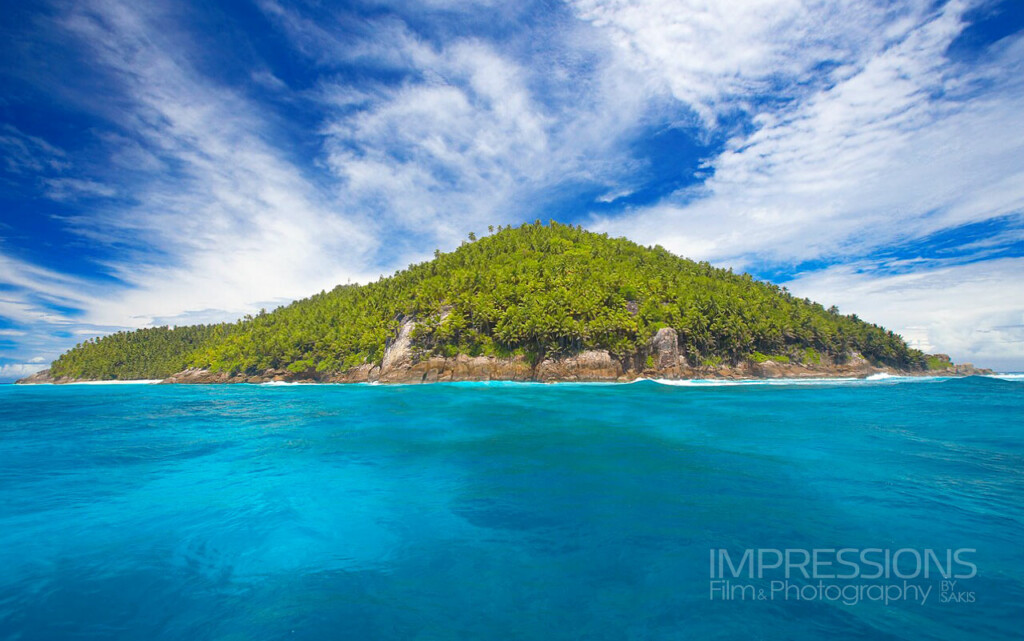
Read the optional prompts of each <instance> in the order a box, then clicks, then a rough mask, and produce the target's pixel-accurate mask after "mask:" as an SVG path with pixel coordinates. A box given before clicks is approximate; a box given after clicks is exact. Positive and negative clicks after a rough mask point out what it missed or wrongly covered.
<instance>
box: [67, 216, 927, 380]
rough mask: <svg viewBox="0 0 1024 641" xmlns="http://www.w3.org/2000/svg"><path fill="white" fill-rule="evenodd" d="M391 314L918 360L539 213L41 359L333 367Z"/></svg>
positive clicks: (512, 338)
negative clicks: (234, 306)
mask: <svg viewBox="0 0 1024 641" xmlns="http://www.w3.org/2000/svg"><path fill="white" fill-rule="evenodd" d="M403 317H413V318H416V319H417V321H418V326H417V329H416V332H415V334H414V343H415V345H416V346H417V347H418V349H420V350H422V351H423V352H424V353H433V354H443V355H454V354H457V353H460V352H461V353H467V354H471V355H479V354H485V355H497V356H501V355H508V354H512V353H521V354H526V355H527V356H530V357H531V358H539V357H541V356H546V355H556V354H566V353H572V352H576V351H579V350H582V349H589V348H597V349H607V350H609V351H610V352H612V353H613V354H616V355H629V354H633V353H636V352H637V351H638V350H639V349H640V348H641V347H642V346H643V345H644V344H645V343H646V341H647V340H648V339H649V338H650V337H651V336H652V335H653V334H654V333H655V332H656V331H657V330H658V329H659V328H662V327H673V328H675V329H676V330H677V331H678V333H679V341H680V349H681V351H682V353H684V354H685V355H686V356H687V358H688V359H689V360H690V362H691V363H695V364H718V363H735V362H739V361H741V360H745V359H750V360H764V359H768V358H771V359H775V360H793V361H803V362H808V361H810V362H817V361H819V360H820V359H821V357H822V355H827V356H828V357H830V358H832V359H834V360H837V361H842V360H843V359H845V358H846V357H847V356H848V354H849V353H851V352H852V351H857V352H860V353H861V354H863V355H864V356H865V357H866V358H868V359H870V360H872V361H875V362H877V363H884V364H888V365H894V366H898V367H904V368H919V367H922V366H923V363H924V357H923V355H922V354H921V353H920V352H918V351H916V350H912V349H909V348H908V347H907V345H906V343H905V342H904V341H903V339H902V338H900V337H899V336H897V335H896V334H894V333H892V332H890V331H886V330H884V329H882V328H880V327H878V326H876V325H872V324H869V323H866V322H863V321H861V320H860V319H858V318H857V317H856V316H852V315H851V316H844V315H841V314H839V312H838V310H836V309H834V308H832V309H828V310H826V309H824V308H823V307H822V306H821V305H819V304H817V303H812V302H811V301H809V300H806V299H799V298H796V297H794V296H792V295H790V294H789V293H788V292H786V290H785V289H784V288H779V287H777V286H775V285H772V284H769V283H765V282H761V281H758V280H755V279H754V278H753V277H751V276H750V275H748V274H733V273H732V271H731V270H724V269H719V268H715V267H712V266H711V265H709V264H708V263H697V262H694V261H691V260H687V259H684V258H680V257H678V256H676V255H674V254H672V253H670V252H668V251H667V250H665V249H663V248H661V247H653V248H646V247H642V246H640V245H637V244H635V243H633V242H630V241H628V240H625V239H615V238H608V237H607V236H606V235H602V234H594V233H591V232H587V231H584V230H582V229H580V228H578V227H571V226H566V225H560V224H557V223H554V222H552V223H551V224H550V225H542V224H541V223H540V221H538V222H536V223H534V224H527V225H523V226H521V227H518V228H507V229H500V228H499V230H498V231H497V233H494V234H492V235H490V236H487V237H484V238H481V239H479V240H476V241H473V242H469V243H464V244H463V245H462V247H460V248H459V249H457V250H456V251H454V252H451V253H448V254H442V253H439V252H438V253H436V254H435V258H434V259H433V260H431V261H429V262H425V263H421V264H418V265H412V266H410V267H409V268H408V269H406V270H403V271H400V272H398V273H396V274H395V275H393V276H390V277H387V278H381V279H380V280H378V281H376V282H374V283H370V284H367V285H343V286H339V287H336V288H335V289H334V290H332V291H330V292H321V293H320V294H317V295H315V296H312V297H310V298H307V299H304V300H300V301H296V302H295V303H292V304H291V305H288V306H285V307H280V308H278V309H276V310H274V311H273V312H270V313H261V314H260V315H258V316H256V317H247V318H245V319H243V320H240V321H238V322H237V323H234V324H229V325H214V326H194V327H180V328H175V329H168V328H155V329H146V330H139V331H137V332H128V333H124V332H122V333H118V334H114V335H112V336H107V337H105V338H101V339H97V340H95V341H87V342H86V343H84V344H83V345H80V346H78V347H77V348H75V349H73V350H71V351H69V352H68V353H66V354H64V355H63V356H61V358H60V359H58V360H57V361H56V362H55V363H54V368H53V369H54V373H55V374H56V375H69V376H77V377H86V378H139V377H143V378H147V377H161V376H167V375H169V374H171V373H173V372H174V371H177V370H179V369H183V368H184V366H186V365H191V366H197V367H207V368H210V369H213V370H215V371H232V372H238V371H244V372H250V373H256V372H260V371H263V370H265V369H267V368H289V369H291V370H292V371H306V370H309V369H316V370H317V371H320V372H332V371H341V370H345V369H348V368H351V367H354V366H357V365H360V364H362V363H368V362H380V360H381V358H382V357H383V354H384V348H385V345H386V343H387V340H388V338H389V337H391V336H393V335H394V334H395V331H396V330H397V327H398V324H399V322H400V319H401V318H403Z"/></svg>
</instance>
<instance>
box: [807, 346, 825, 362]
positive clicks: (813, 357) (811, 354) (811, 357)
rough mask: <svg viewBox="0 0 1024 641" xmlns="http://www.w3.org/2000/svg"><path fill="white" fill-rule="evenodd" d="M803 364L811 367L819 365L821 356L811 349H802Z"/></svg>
mask: <svg viewBox="0 0 1024 641" xmlns="http://www.w3.org/2000/svg"><path fill="white" fill-rule="evenodd" d="M803 362H804V363H808V364H811V365H820V364H821V354H819V353H818V350H816V349H814V348H813V347H807V348H805V349H804V355H803Z"/></svg>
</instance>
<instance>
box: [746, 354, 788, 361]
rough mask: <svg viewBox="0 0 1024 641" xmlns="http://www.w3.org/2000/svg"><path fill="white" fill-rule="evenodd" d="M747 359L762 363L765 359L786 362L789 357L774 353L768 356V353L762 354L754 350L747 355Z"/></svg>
mask: <svg viewBox="0 0 1024 641" xmlns="http://www.w3.org/2000/svg"><path fill="white" fill-rule="evenodd" d="M747 358H748V359H749V360H751V361H753V362H755V363H764V362H766V361H775V362H776V363H788V362H789V361H790V359H789V357H788V356H786V355H785V354H775V355H771V356H769V355H768V354H762V353H761V352H754V353H753V354H751V355H750V356H748V357H747Z"/></svg>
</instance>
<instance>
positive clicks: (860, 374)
mask: <svg viewBox="0 0 1024 641" xmlns="http://www.w3.org/2000/svg"><path fill="white" fill-rule="evenodd" d="M581 357H582V358H581ZM972 375H974V376H978V375H980V376H994V377H999V374H997V373H996V372H993V371H992V370H988V369H979V368H974V367H973V366H970V365H969V364H968V365H967V366H966V367H964V366H958V367H957V368H950V369H944V370H900V369H896V368H892V367H885V366H877V365H872V364H870V363H867V362H857V363H852V364H851V363H848V364H844V365H835V364H829V365H820V364H819V365H802V364H792V363H774V362H770V361H769V362H766V363H751V362H744V363H740V364H738V365H735V366H719V367H688V366H683V367H676V368H671V369H658V368H645V369H642V370H634V369H622V368H621V362H620V361H618V360H616V359H613V358H612V357H610V356H609V355H607V353H599V354H597V355H595V354H593V353H587V352H584V353H583V354H581V355H576V356H572V357H566V358H561V359H554V360H545V361H542V362H541V363H538V364H536V365H535V366H533V367H531V366H529V364H528V363H527V362H526V361H525V359H522V358H521V357H516V358H511V359H495V358H493V357H470V356H465V355H459V356H456V357H452V358H443V359H442V358H430V359H425V360H422V361H417V362H410V363H407V364H405V365H404V366H400V367H395V368H391V369H389V370H385V371H384V372H383V373H382V372H381V367H380V366H378V365H372V366H371V365H363V366H360V367H356V368H353V369H351V370H347V371H344V372H337V373H324V374H318V373H316V372H301V373H295V372H289V371H287V370H281V369H268V370H265V371H264V372H262V373H260V374H244V373H237V374H234V375H231V374H228V373H227V372H212V371H209V370H206V369H201V368H192V369H186V370H183V371H181V372H178V373H176V374H173V375H171V376H169V377H167V378H165V379H136V380H92V379H71V378H57V379H54V378H52V377H50V376H49V374H48V371H47V370H43V371H42V372H39V373H37V374H33V375H32V376H29V377H27V378H24V379H21V380H19V381H17V384H19V385H33V384H34V385H47V384H50V385H100V384H106V385H244V384H249V385H274V384H277V385H302V384H316V385H352V384H370V385H420V384H431V383H487V382H496V383H498V382H507V383H535V384H558V383H604V384H629V383H635V382H639V381H645V380H646V381H655V382H658V383H663V384H666V385H678V386H685V385H700V384H756V383H771V382H777V383H779V384H787V383H801V382H806V383H815V382H823V383H828V382H854V381H870V380H886V379H928V378H955V377H965V376H972ZM1011 376H1012V375H1011Z"/></svg>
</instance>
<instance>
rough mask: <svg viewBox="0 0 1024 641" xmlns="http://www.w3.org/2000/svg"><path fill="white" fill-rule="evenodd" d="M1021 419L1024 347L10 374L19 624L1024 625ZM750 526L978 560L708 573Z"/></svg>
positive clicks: (161, 635) (896, 628) (852, 631)
mask: <svg viewBox="0 0 1024 641" xmlns="http://www.w3.org/2000/svg"><path fill="white" fill-rule="evenodd" d="M1022 419H1024V380H1021V378H1020V377H1012V376H1011V377H1007V378H1002V379H1000V378H987V377H986V378H981V377H971V378H966V379H955V380H951V379H915V380H910V381H908V380H904V379H898V378H881V379H877V380H869V381H833V382H817V383H807V382H803V383H796V382H791V383H789V382H773V383H771V384H764V383H760V384H759V383H751V384H708V383H689V384H676V385H671V384H665V383H658V382H653V381H641V382H638V383H633V384H628V385H600V384H590V385H586V384H578V385H577V384H559V385H541V384H497V383H494V384H438V385H428V386H372V385H350V386H316V385H262V386H258V385H238V386H162V385H68V386H24V387H22V386H18V387H15V386H10V385H8V386H0V638H3V639H45V640H60V639H140V640H149V639H185V640H202V639H224V640H228V639H232V640H234V639H239V640H250V639H356V640H360V641H369V640H374V639H396V640H397V639H401V640H423V641H427V640H448V639H481V640H503V639H524V640H527V639H528V640H561V639H581V640H583V639H585V640H603V639H609V640H611V639H623V640H625V639H628V640H641V639H659V640H660V639H733V638H738V639H821V638H832V639H914V640H920V639H1020V638H1021V637H1022V631H1024V420H1022ZM748 549H751V550H765V549H767V550H785V549H791V550H814V549H823V550H833V551H835V550H837V549H851V550H854V551H862V550H877V552H870V553H869V554H875V555H884V554H885V552H886V551H887V552H889V553H893V552H897V551H899V550H908V549H909V550H912V551H917V552H918V553H919V554H923V553H924V552H923V551H925V550H933V551H936V552H937V553H938V557H937V558H940V559H941V560H943V561H945V560H946V556H945V555H946V554H947V551H956V552H957V553H958V554H960V555H961V556H960V560H962V561H966V562H968V563H969V564H971V565H973V566H974V568H975V572H974V575H973V576H971V577H969V578H960V579H956V580H957V583H956V585H955V586H952V585H944V584H942V583H941V581H942V577H941V575H940V573H939V572H938V571H937V569H936V567H934V566H933V567H931V575H930V577H929V578H928V579H924V578H923V577H921V576H917V577H915V578H914V579H912V580H909V581H906V583H905V582H904V580H903V579H900V578H899V577H897V576H895V574H893V575H891V576H890V577H889V578H888V579H887V578H885V577H880V578H877V579H875V580H867V579H865V578H864V575H865V574H866V573H865V572H863V570H865V569H866V568H867V567H868V566H866V565H864V564H863V563H859V562H858V563H856V564H855V565H856V567H857V568H858V572H860V574H859V575H858V576H857V577H854V578H846V579H835V580H831V581H824V582H822V583H823V585H824V584H834V585H836V586H837V589H839V588H843V587H845V586H855V587H856V586H859V585H863V584H878V585H882V586H893V585H895V586H897V587H900V588H901V589H903V588H905V587H906V586H907V585H913V586H915V589H916V587H920V588H921V590H923V589H924V588H926V587H928V586H930V587H931V588H932V589H931V591H930V594H929V596H928V598H927V600H926V601H924V602H923V603H922V601H921V599H920V598H917V596H918V595H917V593H916V592H914V593H913V595H912V596H914V598H909V596H906V595H909V594H910V593H911V592H912V589H907V590H905V592H904V597H903V598H900V599H897V598H895V597H894V598H893V599H892V600H890V602H889V603H885V602H883V601H881V600H877V599H876V600H871V599H869V598H866V597H865V598H862V599H860V600H859V601H858V602H855V603H844V602H842V601H840V600H836V599H830V598H826V596H827V595H825V593H826V592H828V590H827V589H824V588H823V589H822V590H821V592H822V595H819V596H815V595H814V594H807V598H797V597H796V596H795V595H794V594H793V592H795V591H797V590H799V589H803V588H805V587H807V586H811V587H814V586H816V585H817V584H818V583H819V581H818V580H817V579H815V578H813V577H812V578H810V579H808V578H803V577H802V576H795V577H792V578H791V582H790V583H791V584H793V585H795V586H796V587H795V588H794V589H793V590H792V591H791V592H790V596H789V597H788V598H784V597H783V595H782V594H781V593H780V594H772V593H771V592H770V587H771V585H770V581H769V580H768V579H769V578H772V577H777V576H779V574H778V573H779V572H780V570H779V569H775V570H770V571H769V572H768V574H766V575H764V577H763V580H759V579H757V578H756V577H755V578H753V579H751V578H750V577H748V576H747V575H746V574H744V573H743V572H745V568H742V567H741V576H740V577H739V578H733V582H734V583H735V584H738V585H741V586H742V585H746V584H755V585H754V587H755V588H761V589H769V591H768V592H767V593H766V594H767V595H769V596H771V597H772V598H767V596H766V598H764V599H758V598H745V597H744V594H747V593H743V594H738V595H736V598H733V599H725V598H714V597H715V595H714V593H713V590H712V588H711V585H712V583H711V581H712V580H713V579H714V577H713V576H712V573H714V572H715V564H714V559H715V558H716V557H715V554H716V553H717V552H716V551H720V550H726V551H727V553H728V555H729V560H730V561H732V562H738V561H740V559H741V557H742V554H743V553H744V551H745V550H748ZM965 550H966V551H965ZM718 554H720V553H718ZM824 554H825V555H826V557H827V555H828V554H829V553H828V552H826V553H824ZM899 556H900V558H901V562H905V561H908V560H911V561H913V558H914V557H913V555H912V554H911V553H909V552H903V553H902V554H901V555H899ZM719 558H720V557H719ZM798 558H799V557H798ZM858 558H859V557H858ZM876 558H879V557H878V556H876ZM768 559H769V560H771V559H772V557H771V555H770V553H769V556H768ZM911 565H913V563H911ZM951 565H952V566H955V567H951V568H947V569H949V570H950V573H951V574H952V573H953V571H955V572H958V573H961V574H966V573H967V572H965V570H966V568H967V567H968V565H967V563H956V562H953V563H952V564H951ZM895 566H896V569H899V567H903V568H904V569H903V570H902V572H903V573H904V574H909V572H910V570H909V569H908V566H907V565H906V564H905V563H904V565H903V566H900V565H899V564H898V563H897V564H895ZM820 570H821V572H819V573H816V574H815V575H814V576H815V577H820V576H821V575H822V574H828V566H824V567H823V568H820ZM850 572H851V573H853V572H854V571H853V570H852V569H851V570H850ZM794 573H795V574H798V573H797V572H796V571H794ZM769 575H770V576H769ZM950 580H954V579H952V578H951V579H950ZM887 589H888V588H887ZM942 594H946V595H954V596H955V597H956V600H953V597H950V600H948V601H946V602H942V600H941V595H942ZM719 596H721V595H719ZM833 596H834V594H833Z"/></svg>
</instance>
